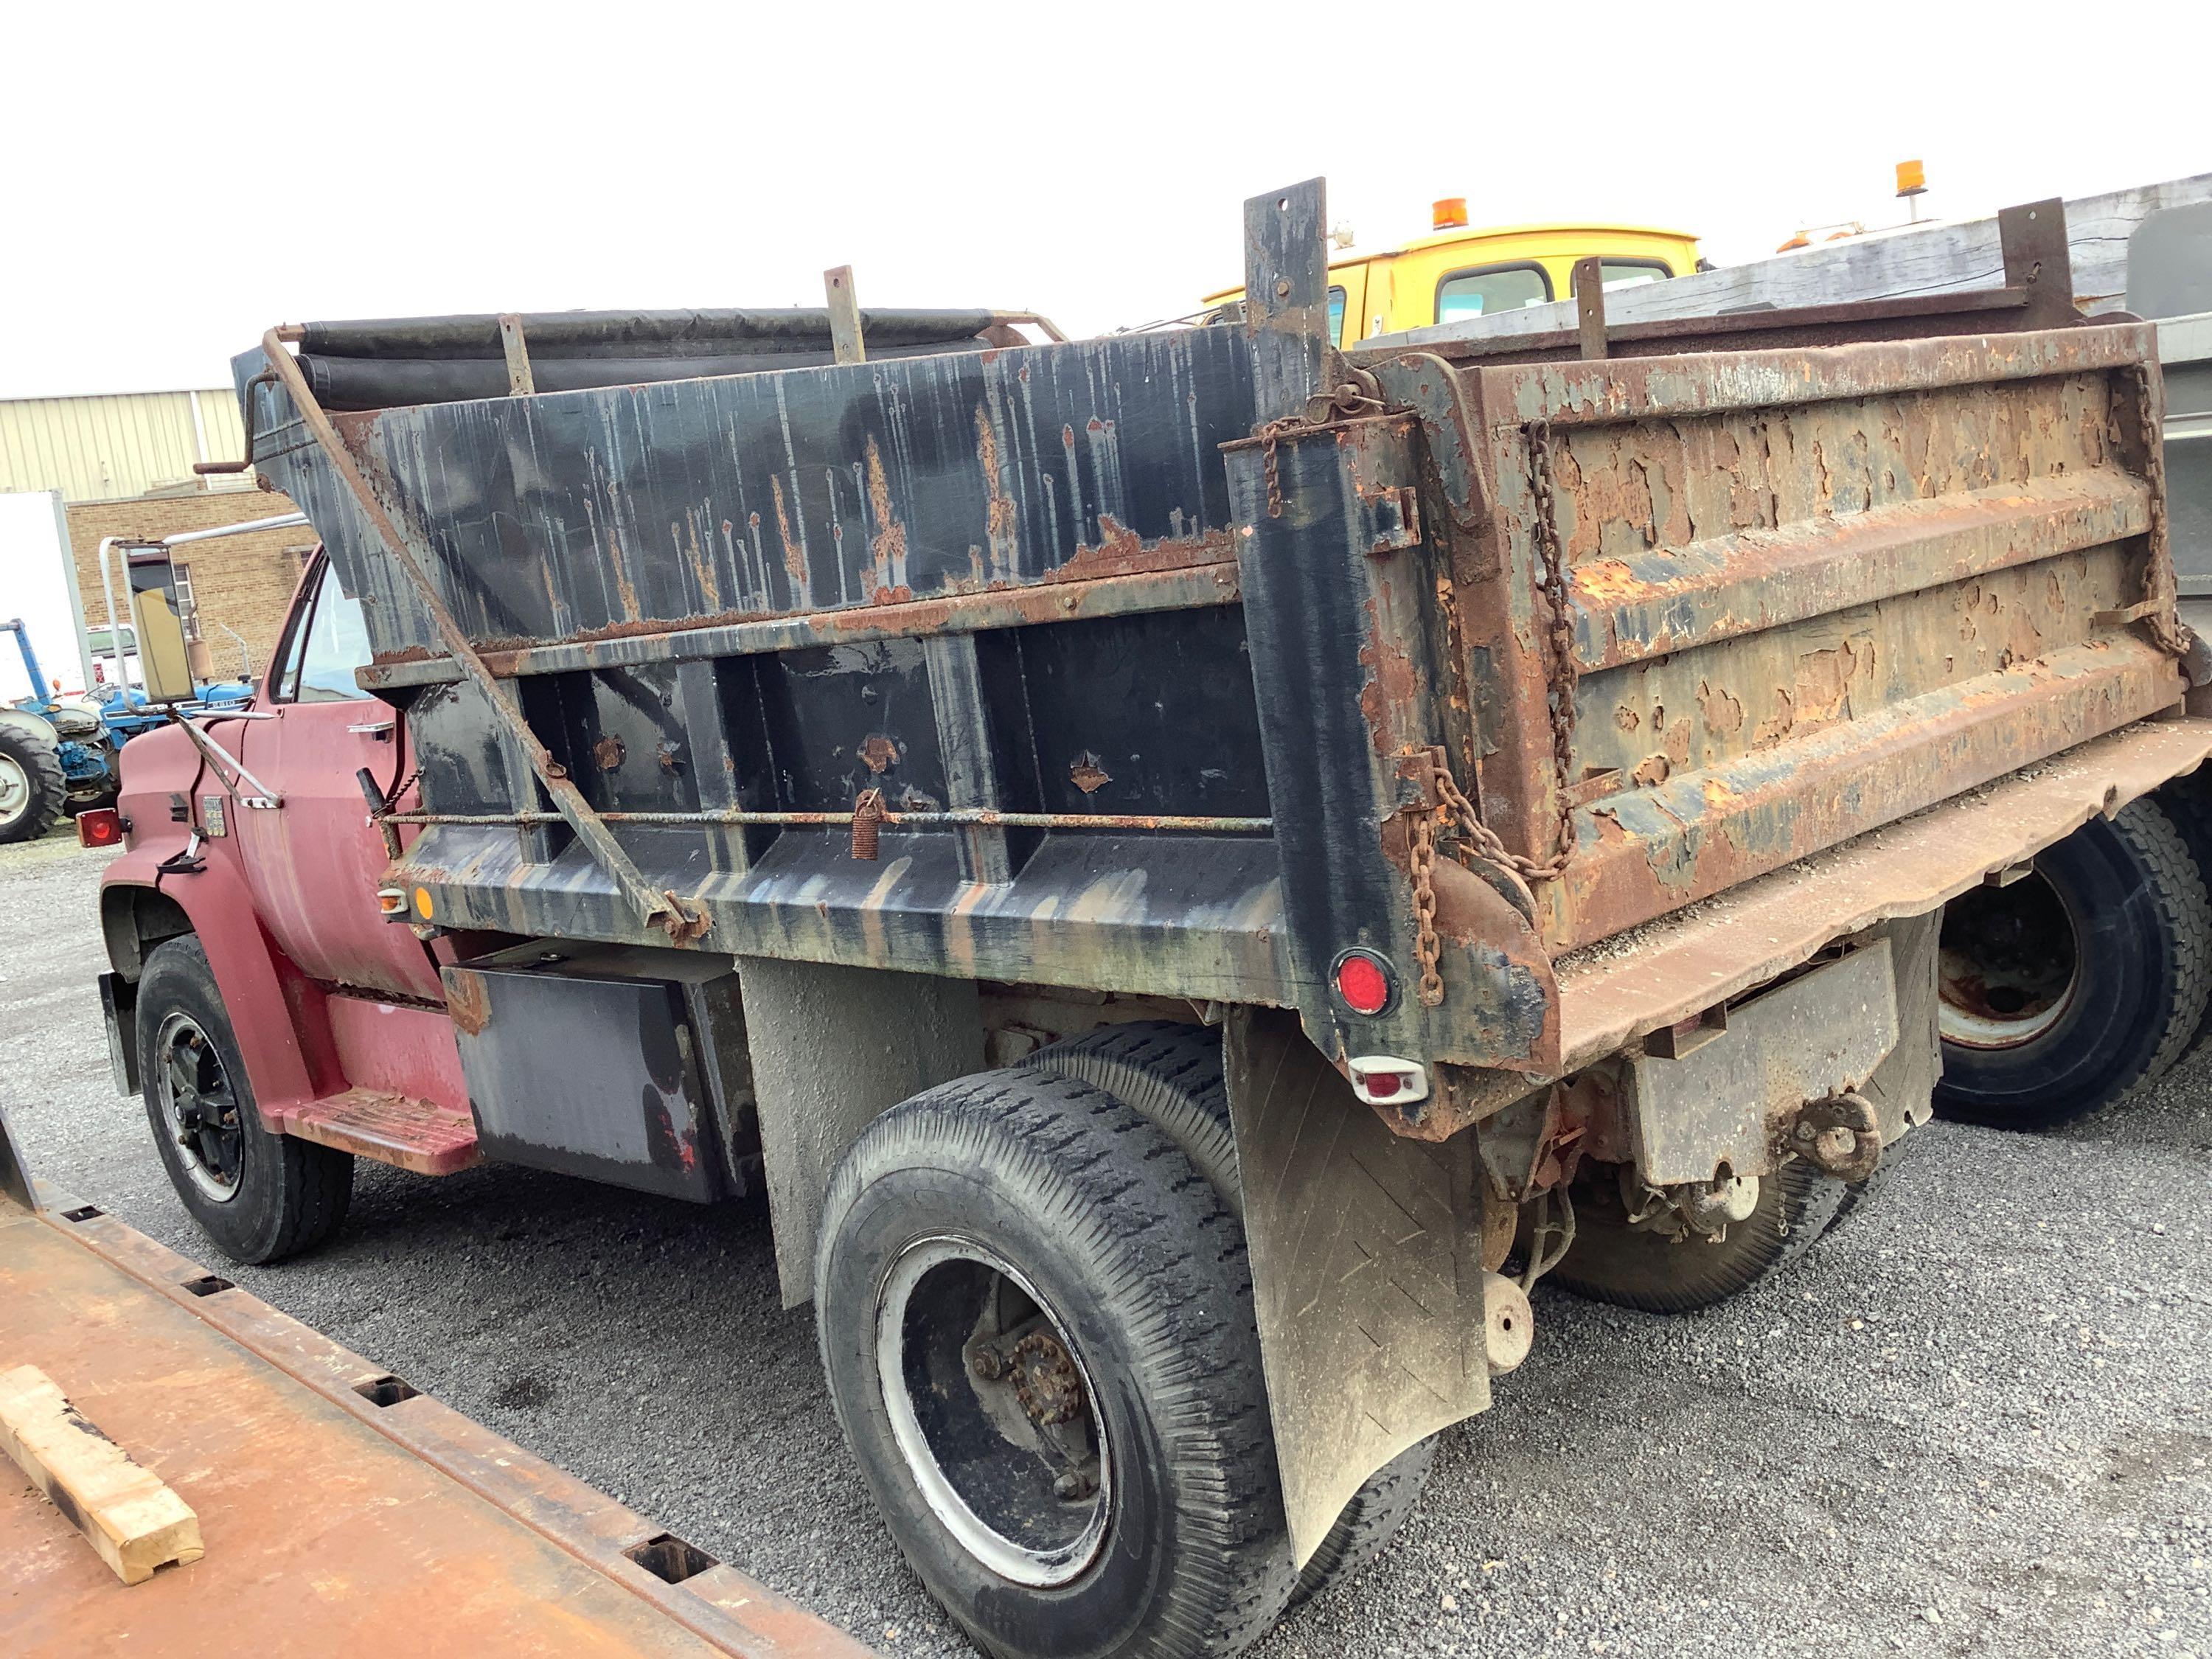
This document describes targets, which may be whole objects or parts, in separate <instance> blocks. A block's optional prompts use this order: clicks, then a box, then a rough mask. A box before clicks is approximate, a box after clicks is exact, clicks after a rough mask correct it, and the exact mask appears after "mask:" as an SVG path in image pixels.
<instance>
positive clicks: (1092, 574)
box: [1044, 513, 1237, 582]
mask: <svg viewBox="0 0 2212 1659" xmlns="http://www.w3.org/2000/svg"><path fill="white" fill-rule="evenodd" d="M1236 556H1237V547H1236V542H1235V538H1233V537H1232V536H1231V534H1230V532H1228V531H1226V530H1209V531H1205V532H1201V533H1200V534H1199V535H1196V536H1188V537H1182V538H1176V537H1168V536H1163V537H1161V538H1160V539H1159V540H1158V541H1156V542H1147V541H1146V539H1145V538H1143V537H1142V536H1139V534H1138V533H1137V532H1135V531H1133V530H1131V529H1129V528H1128V527H1127V526H1125V525H1123V524H1121V522H1120V521H1119V520H1116V519H1115V517H1114V515H1113V514H1112V513H1100V514H1099V515H1098V540H1097V542H1096V543H1095V544H1084V545H1080V546H1079V547H1077V549H1076V550H1075V551H1074V552H1073V553H1072V554H1071V555H1069V556H1068V557H1067V558H1066V560H1065V561H1064V562H1061V563H1060V565H1059V566H1058V567H1057V568H1054V570H1052V571H1050V572H1048V574H1046V576H1045V577H1044V580H1047V581H1060V582H1066V581H1088V580H1097V578H1099V577H1101V576H1133V575H1140V574H1146V573H1148V572H1151V571H1155V570H1179V569H1183V568H1187V567H1188V566H1191V565H1195V564H1216V563H1222V562H1227V561H1229V560H1231V559H1234V558H1235V557H1236Z"/></svg>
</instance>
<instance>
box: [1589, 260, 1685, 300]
mask: <svg viewBox="0 0 2212 1659" xmlns="http://www.w3.org/2000/svg"><path fill="white" fill-rule="evenodd" d="M1597 271H1598V276H1599V279H1600V282H1601V285H1602V286H1603V288H1604V289H1605V291H1606V292H1607V293H1608V294H1610V293H1612V292H1613V289H1617V288H1641V287H1642V286H1643V285H1644V283H1663V282H1665V281H1666V280H1667V279H1668V277H1669V276H1673V275H1674V271H1673V270H1672V269H1670V268H1669V267H1668V264H1667V262H1666V261H1665V260H1663V259H1605V260H1601V261H1600V262H1599V264H1598V268H1597Z"/></svg>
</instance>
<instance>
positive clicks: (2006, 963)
mask: <svg viewBox="0 0 2212 1659" xmlns="http://www.w3.org/2000/svg"><path fill="white" fill-rule="evenodd" d="M2078 964H2079V946H2078V941H2077V939H2076V937H2075V928H2074V921H2073V918H2072V917H2071V916H2070V915H2068V913H2067V910H2066V906H2065V903H2064V902H2063V900H2062V899H2061V898H2060V897H2059V896H2058V891H2057V889H2056V888H2054V887H2053V886H2051V884H2050V883H2049V882H2048V881H2046V880H2045V879H2044V878H2043V877H2042V876H2040V875H2036V874H2029V875H2027V876H2025V877H2023V878H2021V879H2020V880H2018V881H2015V882H2013V883H2010V884H2008V885H2006V886H2003V887H1982V888H1978V889H1976V890H1973V891H1972V892H1970V893H1966V894H1963V895H1961V896H1960V897H1958V898H1955V899H1954V900H1952V902H1950V903H1949V904H1948V905H1946V906H1945V907H1944V908H1943V934H1942V976H1941V983H1940V991H1941V996H1942V1001H1941V1006H1940V1008H1939V1010H1938V1016H1937V1017H1938V1020H1939V1022H1940V1024H1941V1025H1942V1034H1943V1040H1944V1041H1945V1042H1952V1043H1959V1044H1963V1045H1964V1046H1966V1047H1968V1048H2019V1047H2021V1046H2022V1045H2023V1044H2026V1043H2028V1042H2034V1041H2035V1040H2036V1039H2037V1038H2039V1037H2041V1036H2044V1035H2045V1033H2046V1032H2048V1031H2050V1030H2051V1029H2052V1028H2053V1027H2054V1026H2056V1025H2057V1024H2058V1022H2059V1020H2060V1018H2062V1017H2063V1015H2064V1014H2065V1012H2066V1010H2067V1008H2068V1007H2069V1006H2071V1004H2072V1002H2073V999H2074V989H2075V981H2076V978H2077V975H2078Z"/></svg>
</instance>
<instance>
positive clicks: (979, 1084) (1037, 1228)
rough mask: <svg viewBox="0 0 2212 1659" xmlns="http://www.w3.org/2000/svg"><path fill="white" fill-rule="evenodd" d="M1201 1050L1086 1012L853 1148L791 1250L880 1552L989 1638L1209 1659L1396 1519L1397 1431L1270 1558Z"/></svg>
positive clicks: (1275, 1485)
mask: <svg viewBox="0 0 2212 1659" xmlns="http://www.w3.org/2000/svg"><path fill="white" fill-rule="evenodd" d="M1236 1176H1237V1166H1236V1152H1235V1143H1234V1140H1233V1139H1232V1137H1231V1134H1230V1132H1229V1120H1228V1108H1227V1103H1226V1094H1225V1091H1224V1088H1223V1085H1222V1078H1221V1061H1220V1048H1219V1043H1218V1041H1217V1040H1216V1038H1215V1037H1214V1036H1212V1034H1211V1033H1207V1032H1205V1031H1202V1030H1194V1029H1193V1028H1189V1027H1185V1026H1177V1025H1173V1024H1142V1025H1123V1026H1116V1027H1112V1028H1108V1029H1106V1030H1101V1031H1098V1032H1095V1033H1093V1034H1091V1036H1086V1037H1083V1038H1079V1039H1077V1040H1075V1041H1073V1042H1067V1043H1062V1044H1057V1045H1054V1047H1053V1048H1048V1049H1045V1050H1043V1051H1042V1052H1040V1053H1039V1054H1035V1055H1033V1056H1031V1057H1030V1060H1029V1061H1028V1062H1026V1063H1025V1064H1024V1066H1022V1067H1021V1068H1019V1069H1016V1070H1009V1071H1004V1072H996V1073H985V1074H983V1075H981V1076H978V1077H972V1078H968V1079H962V1080H960V1081H958V1082H957V1083H952V1084H949V1085H945V1086H943V1087H940V1088H937V1089H933V1090H930V1091H927V1092H925V1093H923V1094H921V1095H918V1096H916V1097H915V1098H914V1099H912V1100H909V1101H907V1102H905V1103H902V1104H901V1105H900V1106H897V1107H896V1108H894V1109H892V1110H891V1111H890V1112H889V1113H887V1114H886V1115H884V1117H882V1118H880V1119H878V1121H876V1122H875V1123H874V1124H873V1125H872V1126H871V1127H869V1128H868V1129H867V1131H866V1132H865V1133H863V1134H862V1135H861V1137H860V1139H859V1140H858V1141H856V1142H855V1143H854V1146H853V1148H852V1150H851V1151H850V1152H848V1155H847V1157H846V1159H845V1161H844V1163H843V1164H842V1165H841V1166H840V1169H839V1170H838V1173H837V1175H836V1178H835V1179H834V1181H833V1182H832V1184H831V1188H830V1194H829V1199H828V1200H827V1203H826V1205H825V1208H824V1212H823V1229H822V1234H821V1243H820V1246H819V1249H818V1253H817V1258H816V1281H815V1291H816V1310H817V1321H818V1328H819V1331H820V1334H821V1340H822V1352H823V1366H824V1369H825V1371H826V1373H827V1375H828V1377H829V1388H830V1393H831V1396H832V1398H833V1400H834V1401H835V1403H836V1409H837V1413H838V1419H839V1421H840V1423H841V1424H842V1426H843V1428H844V1431H845V1434H846V1437H847V1440H848V1443H850V1444H851V1446H852V1448H853V1450H854V1455H855V1457H856V1459H857V1460H858V1462H860V1466H861V1468H862V1470H863V1472H864V1474H865V1475H866V1479H867V1481H868V1484H869V1486H870V1487H871V1489H872V1492H873V1495H874V1497H875V1498H876V1501H877V1504H878V1508H879V1510H880V1511H881V1512H882V1514H883V1515H884V1517H885V1519H886V1521H887V1522H889V1524H890V1529H891V1532H892V1534H893V1535H894V1536H895V1537H896V1540H897V1541H898V1543H899V1546H900V1547H901V1549H902V1551H903V1553H905V1555H906V1557H907V1559H908V1562H909V1563H910V1564H911V1565H913V1566H914V1568H915V1571H916V1572H917V1573H919V1574H920V1575H921V1578H922V1579H923V1581H924V1583H927V1585H928V1587H929V1589H930V1590H931V1592H932V1594H933V1595H935V1596H936V1597H937V1598H938V1600H939V1601H940V1602H941V1603H943V1605H944V1606H945V1607H946V1608H947V1609H948V1610H950V1611H951V1613H952V1614H953V1616H954V1617H955V1618H956V1619H957V1620H959V1622H960V1623H961V1625H962V1626H963V1627H964V1628H965V1629H966V1630H967V1631H968V1632H969V1634H970V1635H971V1636H972V1637H973V1638H975V1640H976V1642H977V1643H978V1644H980V1645H981V1646H982V1647H983V1648H984V1649H986V1650H987V1651H989V1652H992V1653H994V1654H998V1655H1002V1656H1009V1659H1012V1656H1019V1659H1061V1656H1067V1659H1077V1656H1092V1655H1101V1656H1103V1655H1109V1654H1112V1655H1138V1654H1142V1655H1146V1656H1152V1655H1158V1656H1182V1655H1200V1654H1205V1655H1228V1654H1233V1653H1234V1652H1236V1651H1237V1650H1239V1649H1241V1648H1243V1646H1244V1645H1246V1644H1249V1642H1251V1641H1252V1640H1254V1639H1255V1638H1257V1637H1258V1636H1259V1635H1261V1633H1262V1632H1265V1631H1266V1630H1267V1627H1268V1626H1269V1625H1271V1624H1272V1623H1273V1621H1274V1620H1275V1619H1276V1618H1277V1617H1278V1616H1279V1614H1280V1613H1281V1612H1282V1611H1283V1609H1284V1607H1285V1606H1287V1605H1290V1604H1291V1603H1292V1602H1295V1601H1300V1600H1303V1599H1304V1598H1305V1597H1306V1596H1308V1595H1313V1594H1316V1593H1317V1592H1318V1591H1319V1590H1321V1589H1323V1588H1324V1587H1326V1586H1327V1585H1328V1584H1330V1583H1334V1582H1336V1581H1338V1580H1339V1579H1340V1578H1341V1577H1344V1576H1346V1575H1347V1574H1349V1573H1352V1572H1353V1571H1357V1570H1358V1568H1359V1567H1360V1566H1361V1565H1363V1564H1364V1563H1365V1562H1366V1561H1368V1560H1369V1559H1372V1557H1373V1556H1374V1555H1375V1553H1376V1552H1377V1551H1379V1550H1380V1549H1381V1548H1382V1547H1383V1545H1384V1543H1386V1542H1387V1541H1389V1538H1390V1536H1391V1535H1392V1534H1394V1533H1395V1530H1396V1528H1397V1527H1398V1525H1399V1523H1400V1522H1401V1521H1402V1520H1403V1518H1404V1516H1405V1515H1406V1513H1407V1510H1409V1509H1410V1508H1411V1507H1412V1505H1413V1502H1414V1501H1415V1500H1416V1498H1418V1496H1419V1492H1420V1489H1421V1486H1422V1485H1423V1483H1424V1482H1425V1480H1426V1477H1427V1474H1428V1468H1429V1464H1430V1462H1431V1459H1432V1456H1433V1449H1434V1448H1433V1442H1424V1443H1421V1444H1419V1445H1418V1446H1415V1447H1413V1449H1410V1450H1409V1451H1407V1452H1406V1453H1405V1454H1403V1455H1401V1456H1400V1457H1399V1458H1398V1459H1397V1460H1395V1462H1392V1463H1391V1464H1390V1465H1389V1467H1387V1468H1384V1469H1383V1470H1381V1471H1379V1472H1378V1473H1377V1474H1376V1475H1375V1476H1374V1477H1373V1478H1372V1479H1371V1480H1369V1481H1368V1482H1367V1483H1366V1485H1365V1486H1364V1487H1363V1488H1362V1489H1361V1491H1360V1492H1358V1494H1357V1495H1356V1496H1355V1497H1354V1498H1353V1500H1352V1503H1351V1504H1348V1505H1347V1506H1346V1510H1345V1512H1344V1514H1343V1515H1342V1516H1340V1518H1339V1520H1338V1522H1337V1523H1336V1525H1335V1527H1334V1528H1332V1529H1331V1531H1330V1532H1329V1534H1328V1536H1327V1537H1326V1539H1325V1540H1324V1541H1323V1542H1322V1546H1321V1547H1320V1548H1319V1549H1318V1550H1317V1551H1316V1554H1315V1555H1314V1557H1313V1559H1312V1560H1311V1561H1310V1562H1309V1564H1308V1565H1307V1567H1306V1569H1305V1571H1304V1572H1303V1573H1298V1572H1296V1571H1293V1569H1292V1567H1291V1550H1290V1542H1289V1537H1288V1531H1287V1528H1286V1525H1285V1521H1284V1517H1283V1507H1282V1497H1281V1489H1280V1485H1279V1477H1278V1475H1277V1473H1276V1464H1275V1452H1274V1444H1273V1431H1272V1425H1271V1422H1270V1419H1269V1413H1268V1405H1267V1392H1266V1388H1265V1384H1264V1380H1263V1377H1262V1375H1261V1364H1260V1352H1259V1336H1258V1331H1257V1328H1256V1325H1255V1318H1254V1314H1253V1309H1252V1293H1251V1279H1250V1273H1249V1266H1248V1264H1247V1259H1246V1255H1245V1249H1244V1237H1243V1225H1242V1222H1241V1219H1240V1218H1239V1213H1238V1209H1239V1206H1238V1205H1237V1203H1236V1201H1235V1200H1236V1199H1237V1179H1236Z"/></svg>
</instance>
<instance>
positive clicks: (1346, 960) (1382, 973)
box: [1329, 950, 1398, 1018]
mask: <svg viewBox="0 0 2212 1659" xmlns="http://www.w3.org/2000/svg"><path fill="white" fill-rule="evenodd" d="M1329 977H1330V980H1331V981H1332V982H1333V983H1334V986H1335V988H1336V994H1337V995H1338V996H1339V997H1340V998H1341V999H1343V1001H1344V1006H1346V1007H1347V1008H1349V1009H1351V1010H1352V1012H1353V1013H1355V1014H1365V1015H1368V1016H1370V1018H1371V1017H1372V1016H1374V1015H1376V1014H1383V1013H1388V1012H1389V1011H1390V1005H1391V1004H1392V1003H1394V1002H1395V1001H1397V1000H1398V976H1397V975H1395V974H1394V973H1393V972H1391V970H1390V964H1389V963H1388V962H1387V961H1385V960H1384V959H1383V957H1379V956H1377V955H1376V953H1375V952H1374V951H1360V950H1352V951H1346V952H1345V953H1344V954H1343V955H1342V956H1340V957H1338V958H1337V959H1336V967H1335V969H1334V971H1333V972H1332V973H1331V974H1330V975H1329Z"/></svg>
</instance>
